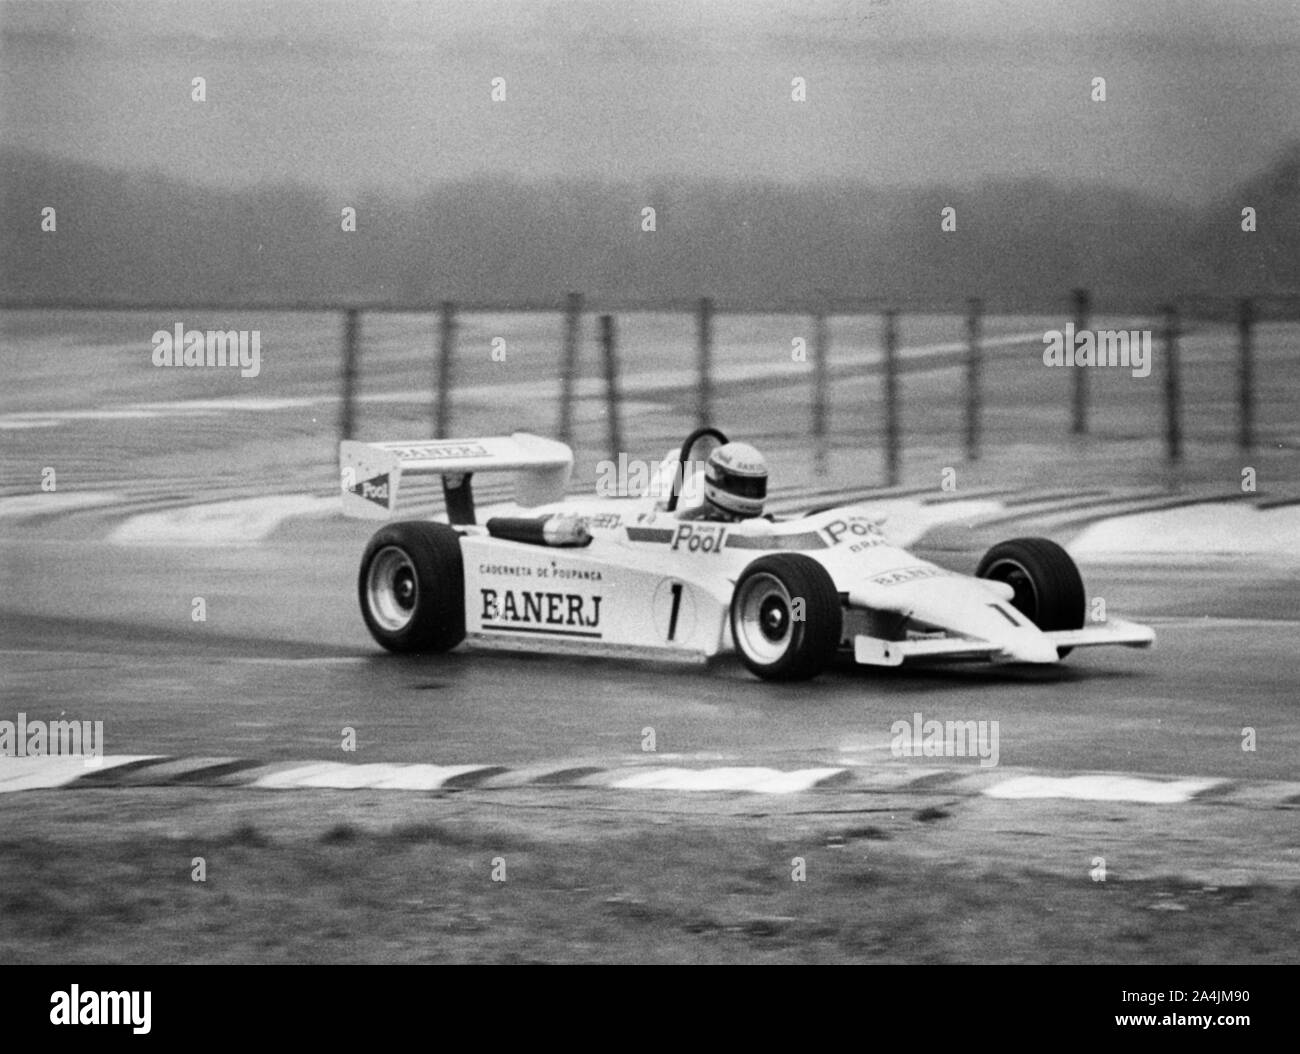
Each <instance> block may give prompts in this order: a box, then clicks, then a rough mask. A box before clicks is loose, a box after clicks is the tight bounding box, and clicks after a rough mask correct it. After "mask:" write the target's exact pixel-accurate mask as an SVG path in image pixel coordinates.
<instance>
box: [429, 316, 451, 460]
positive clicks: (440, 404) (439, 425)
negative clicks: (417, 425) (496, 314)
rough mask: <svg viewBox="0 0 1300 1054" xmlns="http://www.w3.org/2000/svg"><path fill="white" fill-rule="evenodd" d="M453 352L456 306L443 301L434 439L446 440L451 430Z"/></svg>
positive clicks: (439, 321)
mask: <svg viewBox="0 0 1300 1054" xmlns="http://www.w3.org/2000/svg"><path fill="white" fill-rule="evenodd" d="M455 350H456V305H455V304H453V303H452V302H451V301H450V300H444V301H443V302H442V305H441V306H440V307H439V309H438V392H437V401H436V403H435V405H434V410H433V437H434V438H435V439H447V438H448V437H449V434H450V430H451V384H452V369H451V366H452V358H453V356H454V354H455Z"/></svg>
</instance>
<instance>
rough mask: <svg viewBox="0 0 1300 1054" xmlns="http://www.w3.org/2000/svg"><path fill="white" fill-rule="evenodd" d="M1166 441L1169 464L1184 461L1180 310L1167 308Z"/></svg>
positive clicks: (1172, 307)
mask: <svg viewBox="0 0 1300 1054" xmlns="http://www.w3.org/2000/svg"><path fill="white" fill-rule="evenodd" d="M1164 343H1165V441H1166V445H1167V450H1168V456H1169V463H1170V464H1171V465H1177V464H1178V463H1179V462H1180V461H1182V459H1183V421H1182V378H1181V377H1180V376H1179V363H1178V309H1177V308H1176V307H1174V306H1172V305H1170V306H1168V307H1166V308H1165V331H1164Z"/></svg>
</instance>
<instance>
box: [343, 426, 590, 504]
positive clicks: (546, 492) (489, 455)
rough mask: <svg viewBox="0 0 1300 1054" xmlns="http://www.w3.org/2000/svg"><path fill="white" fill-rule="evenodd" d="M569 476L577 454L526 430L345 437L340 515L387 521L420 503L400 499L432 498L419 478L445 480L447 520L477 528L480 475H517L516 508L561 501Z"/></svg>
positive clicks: (562, 444) (566, 447)
mask: <svg viewBox="0 0 1300 1054" xmlns="http://www.w3.org/2000/svg"><path fill="white" fill-rule="evenodd" d="M572 471H573V451H572V450H570V449H569V448H568V446H567V445H565V444H564V443H557V442H555V441H554V440H551V439H543V438H542V437H541V436H536V435H532V434H530V433H528V432H516V433H514V435H509V436H489V437H487V438H484V439H421V440H416V441H414V442H409V443H362V442H358V441H357V440H354V439H345V440H343V442H341V443H340V444H339V477H340V479H339V482H340V484H341V489H342V496H343V514H344V515H345V516H354V517H357V518H360V519H366V520H386V519H389V518H390V517H392V516H393V515H394V514H395V513H397V512H399V511H400V510H401V509H402V508H403V507H405V508H408V509H409V508H410V506H411V505H412V504H417V503H418V501H413V500H406V501H404V502H403V500H402V499H403V495H406V496H408V498H418V499H424V500H427V499H428V498H429V497H431V495H430V494H429V491H428V489H427V488H423V487H420V486H418V482H417V481H420V480H423V479H430V480H431V479H432V477H434V476H441V477H442V491H443V497H444V499H445V500H446V503H447V518H448V520H449V521H450V522H451V523H453V524H468V523H473V522H474V492H473V490H472V489H471V488H470V480H471V478H472V477H473V475H474V473H475V472H514V473H515V503H516V504H517V505H522V506H533V505H547V504H550V503H551V502H556V501H560V500H561V499H562V498H563V497H564V491H565V488H566V487H567V486H568V483H569V474H570V473H571V472H572ZM413 482H417V485H416V486H412V483H413ZM399 503H400V504H399Z"/></svg>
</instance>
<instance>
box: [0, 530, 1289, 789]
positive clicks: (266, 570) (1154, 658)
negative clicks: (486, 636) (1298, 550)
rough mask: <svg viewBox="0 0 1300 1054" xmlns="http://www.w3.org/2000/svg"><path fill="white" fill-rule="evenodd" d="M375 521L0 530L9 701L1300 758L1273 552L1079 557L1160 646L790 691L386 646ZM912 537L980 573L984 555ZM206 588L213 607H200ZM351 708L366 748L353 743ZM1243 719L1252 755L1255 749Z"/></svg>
mask: <svg viewBox="0 0 1300 1054" xmlns="http://www.w3.org/2000/svg"><path fill="white" fill-rule="evenodd" d="M369 530H370V525H368V524H340V523H338V522H331V523H302V524H300V525H298V526H296V527H295V528H294V529H293V531H292V532H291V533H290V534H289V535H287V536H284V535H281V536H277V537H276V538H274V539H272V540H271V541H269V542H267V543H265V544H263V545H260V546H251V547H240V546H231V547H229V548H220V547H218V548H211V549H192V548H185V547H177V548H165V547H164V548H140V549H135V548H130V547H122V546H114V545H109V544H106V543H104V542H101V541H92V540H86V539H76V538H70V537H66V536H57V535H55V536H49V537H40V536H36V535H34V534H30V533H24V534H23V535H21V536H19V537H16V538H14V537H11V538H9V539H7V540H5V541H4V542H3V543H0V544H2V545H3V559H4V563H5V566H6V567H7V569H8V570H9V579H10V588H9V590H8V592H7V594H6V596H5V598H4V600H3V608H2V609H0V640H3V641H4V645H3V647H4V651H5V659H4V663H3V675H2V687H3V694H4V698H5V710H6V712H7V713H8V714H9V716H10V717H12V715H13V713H16V712H18V711H24V712H26V713H27V715H28V718H29V719H36V718H45V719H52V718H55V717H58V716H61V715H62V716H65V717H67V718H76V719H81V720H86V719H90V720H102V721H103V722H104V730H105V731H104V735H105V752H106V753H110V754H151V753H157V754H181V755H186V754H189V755H204V756H234V757H247V758H255V759H261V760H278V759H335V760H352V761H358V762H377V761H411V762H416V761H418V762H435V763H440V764H461V763H463V764H499V765H508V766H522V765H525V764H528V763H530V762H552V761H566V760H582V759H590V760H593V761H594V760H604V761H610V760H613V759H617V758H619V757H626V756H632V755H636V756H642V755H641V754H640V747H641V740H642V734H643V732H642V730H643V729H645V728H647V727H652V728H653V729H654V730H655V735H656V739H657V747H658V753H659V756H660V758H661V759H665V760H666V759H667V758H669V757H674V756H676V757H679V758H685V759H694V760H699V761H701V762H719V763H726V762H731V763H738V764H769V765H775V766H778V767H781V766H790V765H795V764H803V763H806V762H817V761H823V762H832V763H840V764H843V763H862V764H878V765H888V764H891V763H894V759H893V758H892V757H891V755H890V753H889V743H890V733H889V730H890V726H891V724H892V723H893V722H894V721H896V720H908V721H910V720H911V718H912V715H913V714H914V713H916V712H920V713H922V714H923V716H924V718H925V719H930V718H936V719H939V720H997V721H998V722H999V723H1000V746H999V750H1000V759H999V760H1000V764H1001V765H1003V766H1020V767H1037V768H1043V769H1051V770H1057V771H1063V770H1097V771H1124V772H1148V773H1166V774H1177V775H1209V776H1225V777H1231V778H1252V779H1293V778H1294V777H1295V773H1296V771H1297V758H1300V737H1298V735H1297V732H1296V723H1295V720H1294V714H1295V706H1296V696H1295V685H1296V684H1297V683H1298V682H1300V661H1298V660H1297V648H1296V643H1297V632H1296V630H1297V626H1296V623H1295V622H1294V621H1289V620H1291V619H1293V618H1294V586H1292V585H1289V584H1287V582H1286V581H1284V580H1282V579H1281V578H1280V576H1279V575H1278V574H1277V572H1276V571H1275V570H1274V569H1272V568H1270V567H1268V566H1267V565H1265V564H1263V563H1258V564H1251V563H1250V562H1249V561H1247V562H1242V561H1234V562H1233V563H1232V564H1231V565H1227V564H1225V565H1215V564H1213V563H1211V564H1207V565H1206V566H1203V567H1200V568H1188V567H1186V566H1168V567H1162V566H1150V567H1144V568H1140V569H1137V570H1135V569H1134V568H1133V567H1132V566H1131V565H1128V566H1111V567H1108V566H1099V565H1094V566H1085V567H1084V574H1085V579H1086V581H1087V584H1088V586H1089V590H1090V593H1091V594H1093V595H1097V594H1099V593H1100V594H1102V595H1105V596H1106V597H1107V598H1108V603H1109V604H1110V606H1111V609H1112V610H1113V611H1114V612H1115V613H1117V614H1124V615H1129V616H1133V617H1138V618H1144V619H1146V618H1149V619H1152V620H1153V621H1154V622H1155V623H1156V625H1157V631H1158V634H1159V640H1158V643H1157V647H1156V648H1155V649H1154V650H1153V651H1149V652H1143V651H1132V650H1128V649H1121V648H1103V649H1096V650H1091V651H1088V652H1077V653H1076V654H1075V655H1074V656H1072V657H1071V658H1070V660H1069V661H1068V662H1067V663H1066V664H1064V665H1063V666H1061V667H1059V668H1051V669H1007V668H1002V669H995V668H991V667H984V666H960V667H948V668H944V669H938V670H936V669H933V668H932V669H930V670H910V669H909V670H892V671H875V670H852V669H849V670H841V671H835V672H832V673H829V674H827V675H825V676H823V677H822V678H820V679H818V680H816V681H814V682H812V683H810V684H806V685H795V686H780V685H768V684H764V683H762V682H759V681H757V680H755V679H754V678H752V677H751V676H750V675H749V674H748V673H747V672H746V671H745V670H744V669H743V668H742V667H741V666H740V664H739V662H737V661H736V660H734V659H732V658H726V659H721V660H717V661H715V662H714V663H713V664H711V666H709V667H708V668H703V667H695V666H679V665H671V664H659V663H624V662H616V661H606V660H590V659H568V658H558V657H546V656H516V655H507V654H501V653H490V652H464V651H462V652H458V653H456V654H453V655H451V656H446V657H438V658H419V659H399V658H395V657H392V656H389V655H387V654H385V653H383V652H381V651H380V650H379V649H378V648H377V647H376V646H374V645H373V644H372V642H371V641H370V639H369V636H368V634H367V633H366V630H365V627H364V625H363V624H362V622H361V618H360V615H359V613H358V611H357V606H356V596H355V574H356V562H357V559H358V557H359V554H360V551H361V547H362V544H363V543H364V539H365V537H366V536H367V534H368V533H369ZM918 551H919V552H920V555H923V556H933V557H935V558H937V559H940V560H941V562H946V563H948V564H949V565H950V566H955V567H958V569H966V570H969V566H973V564H974V561H975V559H976V558H977V555H978V554H977V553H975V552H971V553H960V554H953V553H944V554H932V553H926V552H925V551H923V550H918ZM963 565H969V566H963ZM88 584H93V588H87V586H88ZM195 596H202V597H204V599H205V601H206V604H207V612H208V619H207V621H206V622H203V623H197V622H192V621H191V619H190V610H191V600H192V598H193V597H195ZM345 726H351V727H353V728H355V729H356V730H357V734H358V745H359V749H358V751H357V753H355V754H350V755H344V754H341V753H340V752H339V743H340V737H341V730H342V729H343V728H344V727H345ZM1244 726H1251V727H1253V728H1255V729H1256V731H1257V735H1258V750H1257V751H1256V752H1255V753H1245V752H1243V751H1242V750H1241V730H1242V728H1243V727H1244ZM905 763H907V764H910V765H917V764H925V763H926V759H907V761H906V762H905ZM933 763H934V764H938V765H947V766H952V765H953V764H954V761H952V760H950V759H935V760H934V762H933ZM955 764H958V765H972V766H973V765H975V764H977V762H976V761H975V760H974V759H965V760H960V759H959V760H957V761H956V762H955Z"/></svg>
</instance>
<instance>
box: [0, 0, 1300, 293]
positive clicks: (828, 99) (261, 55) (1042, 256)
mask: <svg viewBox="0 0 1300 1054" xmlns="http://www.w3.org/2000/svg"><path fill="white" fill-rule="evenodd" d="M0 35H2V41H3V43H2V47H3V51H2V54H0V144H2V145H0V176H2V182H0V188H2V189H0V194H2V200H0V205H2V207H3V210H4V215H5V217H6V236H5V242H6V248H5V251H4V255H3V260H4V263H3V273H2V274H0V292H2V293H4V294H9V295H30V296H41V297H51V296H67V297H142V296H148V297H150V298H151V299H157V298H193V297H200V298H238V299H250V298H257V299H263V300H268V299H275V298H284V297H308V298H320V299H326V298H345V299H363V300H364V299H371V298H422V299H438V298H442V297H447V296H450V297H455V298H457V299H461V300H478V301H509V300H552V299H555V298H557V297H559V296H560V295H562V294H563V292H564V291H565V290H567V289H570V288H572V289H580V290H583V291H585V292H587V293H588V294H589V295H591V296H594V297H603V298H607V299H622V300H636V301H646V300H654V299H663V298H684V297H693V296H698V295H701V294H705V293H708V294H712V295H715V296H718V297H720V298H722V299H723V300H730V301H734V302H737V303H740V302H744V303H746V304H751V305H754V306H762V305H765V304H776V303H780V302H789V301H798V300H802V299H805V298H807V297H810V296H814V295H818V294H835V295H843V296H897V297H907V298H912V299H917V300H927V301H930V302H935V303H943V302H946V301H949V300H952V301H956V300H959V299H960V298H962V297H964V296H967V295H971V294H980V295H984V296H986V297H989V298H991V299H994V300H997V301H1001V302H1004V303H1006V304H1007V305H1008V306H1013V305H1020V304H1023V305H1024V306H1030V305H1034V304H1043V303H1048V302H1051V303H1055V302H1057V301H1058V300H1059V298H1060V296H1061V294H1062V291H1063V290H1064V289H1067V288H1068V287H1069V286H1071V285H1076V284H1084V285H1088V286H1090V287H1092V288H1093V289H1094V290H1095V291H1096V292H1097V295H1098V296H1099V297H1100V298H1111V299H1112V300H1118V299H1119V298H1124V299H1126V300H1138V301H1141V300H1147V299H1152V300H1154V299H1157V298H1163V297H1165V296H1167V295H1170V294H1172V293H1175V292H1186V291H1189V290H1198V289H1212V290H1215V291H1220V292H1222V291H1243V292H1245V291H1250V292H1259V291H1294V290H1296V289H1297V288H1300V249H1298V248H1297V246H1298V244H1300V239H1298V238H1297V236H1296V232H1297V230H1300V5H1297V4H1296V3H1295V2H1294V0H1252V2H1250V3H1246V4H1235V5H1230V4H1223V3H1219V2H1214V3H1210V2H1199V0H1186V2H1174V0H1154V2H1147V3H1143V4H1141V5H1139V6H1135V5H1132V4H1130V3H1127V2H1122V0H1115V2H1111V0H1084V2H1078V0H1074V2H1069V3H1058V2H1043V0H980V2H958V0H953V2H945V0H890V2H888V3H883V2H879V0H877V2H871V0H862V2H857V3H850V2H840V0H825V2H820V3H818V2H813V3H797V4H796V3H793V2H786V3H760V2H746V3H739V2H723V0H713V2H711V3H707V4H706V3H703V2H680V0H672V2H659V3H639V2H631V3H613V2H588V0H559V2H544V0H535V2H530V3H493V2H482V0H475V2H473V3H427V2H426V3H419V4H414V3H366V4H362V3H325V4H321V3H310V4H299V3H194V2H190V0H178V2H173V3H164V4H158V3H124V4H109V3H38V4H33V3H13V2H3V3H0ZM195 76H203V77H205V78H206V80H207V101H206V102H204V103H196V102H193V101H191V98H190V92H191V87H190V82H191V80H192V78H193V77H195ZM795 76H801V77H804V78H805V79H806V80H807V85H808V88H807V90H808V101H807V102H805V103H795V102H792V101H791V98H790V92H791V78H792V77H795ZM1094 76H1102V77H1105V78H1106V85H1107V95H1108V99H1107V101H1106V102H1104V103H1094V102H1092V101H1091V100H1090V97H1089V95H1090V81H1091V79H1092V78H1093V77H1094ZM494 77H504V78H505V79H506V83H507V98H506V101H505V102H501V103H494V102H493V101H492V100H491V97H490V91H491V82H492V79H493V78H494ZM46 205H53V206H55V207H56V208H57V209H58V220H59V226H58V232H57V235H49V234H45V233H42V232H41V231H40V229H39V219H40V209H41V208H42V207H43V206H46ZM345 205H350V206H353V207H355V208H357V209H358V214H359V215H358V231H357V232H356V233H354V234H346V233H344V232H342V231H341V230H340V223H339V221H340V210H341V208H342V207H343V206H345ZM646 205H651V206H654V207H655V208H656V209H657V210H658V228H659V229H658V231H657V232H655V233H653V234H650V233H645V232H642V231H641V229H640V210H641V209H642V208H643V207H644V206H646ZM947 205H951V206H953V207H954V208H956V209H957V216H958V230H957V233H955V234H944V233H941V232H940V229H939V219H940V210H941V209H942V208H943V207H944V206H947ZM1243 205H1252V206H1254V207H1255V208H1256V209H1258V210H1259V231H1258V233H1256V234H1250V235H1247V234H1243V233H1242V232H1241V230H1240V211H1241V208H1242V206H1243Z"/></svg>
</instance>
